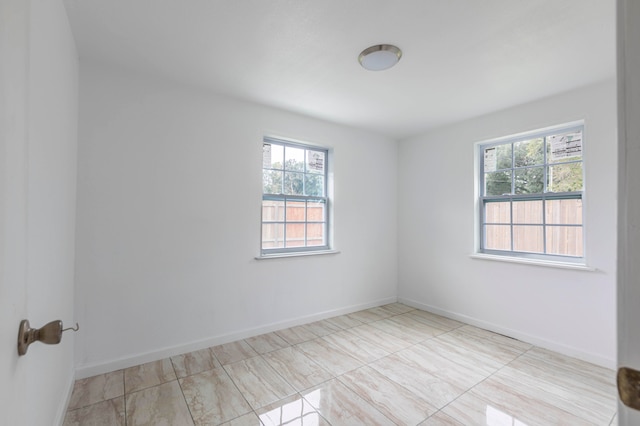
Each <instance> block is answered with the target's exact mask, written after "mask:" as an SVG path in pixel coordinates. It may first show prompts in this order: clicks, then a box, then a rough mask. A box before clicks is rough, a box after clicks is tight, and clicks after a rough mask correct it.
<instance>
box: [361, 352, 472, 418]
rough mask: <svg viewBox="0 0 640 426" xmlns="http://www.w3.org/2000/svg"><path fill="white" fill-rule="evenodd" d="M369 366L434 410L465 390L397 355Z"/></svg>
mask: <svg viewBox="0 0 640 426" xmlns="http://www.w3.org/2000/svg"><path fill="white" fill-rule="evenodd" d="M369 366H370V367H372V368H374V369H375V370H377V371H378V372H379V373H381V374H383V375H384V376H386V377H387V378H389V379H390V380H392V381H394V382H396V383H398V384H399V385H402V386H404V387H405V388H407V389H408V390H409V391H411V392H413V393H414V394H415V395H417V396H419V397H421V398H422V399H424V400H425V401H428V402H429V403H430V404H431V405H433V406H435V407H436V408H442V407H444V406H445V405H447V404H449V403H450V402H451V401H453V400H454V399H456V398H457V397H458V396H459V395H461V394H462V393H463V392H464V391H465V390H466V388H461V387H459V386H455V385H454V384H452V383H450V382H449V381H447V380H444V379H442V378H439V377H437V376H435V375H433V374H431V373H429V372H428V371H427V370H425V369H424V368H422V367H419V366H416V365H415V364H413V363H406V361H405V360H404V359H402V358H401V357H399V356H398V355H397V354H393V355H389V356H387V357H385V358H382V359H380V360H378V361H376V362H373V363H371V364H369Z"/></svg>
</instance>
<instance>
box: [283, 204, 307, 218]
mask: <svg viewBox="0 0 640 426" xmlns="http://www.w3.org/2000/svg"><path fill="white" fill-rule="evenodd" d="M304 213H305V212H304V201H287V222H304V220H305V215H304Z"/></svg>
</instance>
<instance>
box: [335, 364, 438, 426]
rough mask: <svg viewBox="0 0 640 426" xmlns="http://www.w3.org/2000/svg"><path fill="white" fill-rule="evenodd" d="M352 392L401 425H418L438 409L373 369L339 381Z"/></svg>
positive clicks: (345, 376)
mask: <svg viewBox="0 0 640 426" xmlns="http://www.w3.org/2000/svg"><path fill="white" fill-rule="evenodd" d="M339 380H340V381H341V382H342V383H344V384H345V385H346V386H347V387H348V388H350V389H351V390H353V391H354V392H355V393H357V394H358V395H360V396H361V397H362V398H364V399H365V400H366V401H367V402H368V403H369V404H371V405H372V406H374V407H376V408H377V409H378V411H380V412H381V413H382V414H384V415H385V416H387V417H388V418H389V419H391V420H393V421H394V422H396V424H399V425H409V424H411V425H415V424H418V423H419V422H421V421H422V420H424V419H426V418H427V417H429V416H430V415H431V414H433V413H435V412H436V411H437V409H436V408H435V407H434V406H432V405H431V404H429V402H428V401H426V400H425V399H423V398H420V397H419V396H417V395H415V394H413V393H411V392H410V391H409V390H407V389H406V388H404V387H402V386H400V385H399V384H398V383H396V382H394V381H392V380H390V379H389V378H388V377H386V376H384V375H383V374H381V373H379V372H378V371H376V370H374V369H373V368H371V367H369V366H365V367H361V368H358V369H357V370H353V371H350V372H348V373H346V374H343V375H342V376H340V377H339Z"/></svg>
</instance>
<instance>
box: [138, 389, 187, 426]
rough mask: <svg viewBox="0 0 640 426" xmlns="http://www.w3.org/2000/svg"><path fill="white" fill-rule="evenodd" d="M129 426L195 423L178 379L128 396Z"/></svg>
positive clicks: (185, 425) (185, 424)
mask: <svg viewBox="0 0 640 426" xmlns="http://www.w3.org/2000/svg"><path fill="white" fill-rule="evenodd" d="M126 410H127V411H126V413H127V426H137V425H158V426H160V425H167V426H169V425H184V426H188V425H193V420H192V419H191V414H189V409H188V408H187V404H186V402H185V400H184V397H183V396H182V391H181V390H180V385H179V384H178V381H177V380H174V381H172V382H168V383H163V384H161V385H158V386H154V387H151V388H146V389H143V390H141V391H138V392H134V393H131V394H128V395H127V396H126Z"/></svg>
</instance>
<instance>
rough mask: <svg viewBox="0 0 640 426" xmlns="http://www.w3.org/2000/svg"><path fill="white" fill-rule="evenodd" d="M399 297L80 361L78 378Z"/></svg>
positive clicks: (308, 321) (350, 310) (394, 300)
mask: <svg viewBox="0 0 640 426" xmlns="http://www.w3.org/2000/svg"><path fill="white" fill-rule="evenodd" d="M396 301H397V298H396V297H388V298H385V299H380V300H376V301H373V302H367V303H362V304H358V305H351V306H347V307H343V308H339V309H333V310H329V311H324V312H320V313H316V314H312V315H305V316H302V317H298V318H293V319H290V320H286V321H279V322H274V323H271V324H267V325H263V326H259V327H254V328H250V329H244V330H237V331H234V332H231V333H227V334H223V335H219V336H214V337H209V338H206V339H202V340H197V341H194V342H189V343H185V344H181V345H176V346H169V347H164V348H159V349H157V350H153V351H149V352H144V353H139V354H133V355H130V356H126V357H123V358H118V359H113V360H109V361H104V362H99V363H94V364H80V365H78V366H77V367H76V374H75V377H76V379H84V378H86V377H92V376H96V375H98V374H104V373H109V372H111V371H116V370H120V369H123V368H128V367H133V366H135V365H140V364H144V363H146V362H152V361H158V360H160V359H164V358H168V357H171V356H176V355H180V354H184V353H187V352H193V351H197V350H200V349H205V348H209V347H211V346H217V345H222V344H224V343H229V342H234V341H236V340H240V339H246V338H248V337H253V336H258V335H260V334H264V333H270V332H272V331H276V330H282V329H284V328H289V327H295V326H297V325H303V324H308V323H310V322H314V321H319V320H323V319H326V318H331V317H334V316H337V315H344V314H350V313H352V312H357V311H360V310H363V309H369V308H374V307H376V306H381V305H386V304H388V303H394V302H396Z"/></svg>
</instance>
